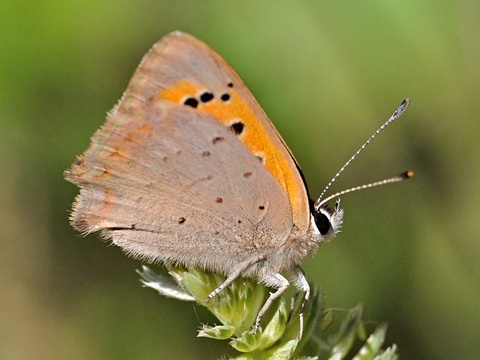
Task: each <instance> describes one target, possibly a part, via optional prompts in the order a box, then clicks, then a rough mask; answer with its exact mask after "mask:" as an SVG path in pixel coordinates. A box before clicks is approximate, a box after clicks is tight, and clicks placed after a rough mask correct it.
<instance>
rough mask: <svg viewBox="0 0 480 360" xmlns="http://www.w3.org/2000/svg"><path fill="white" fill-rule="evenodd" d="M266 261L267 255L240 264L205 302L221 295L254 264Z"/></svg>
mask: <svg viewBox="0 0 480 360" xmlns="http://www.w3.org/2000/svg"><path fill="white" fill-rule="evenodd" d="M264 259H265V255H262V256H257V257H254V258H251V259H248V260H246V261H244V262H242V263H240V264H239V265H238V266H237V267H236V268H235V270H234V271H233V273H231V274H230V275H228V277H227V278H226V279H225V281H224V282H223V283H221V284H220V285H219V286H218V287H217V288H216V289H215V290H213V291H212V292H211V293H210V294H208V296H207V297H206V298H205V302H209V301H210V300H212V299H213V298H214V297H215V296H217V295H218V294H220V292H221V291H222V290H224V289H225V288H226V287H227V286H228V285H230V284H231V283H232V282H233V281H234V280H235V279H236V278H238V277H239V276H240V275H241V274H242V272H244V271H245V270H247V269H248V268H249V267H251V266H252V265H254V264H256V263H258V262H260V261H262V260H264Z"/></svg>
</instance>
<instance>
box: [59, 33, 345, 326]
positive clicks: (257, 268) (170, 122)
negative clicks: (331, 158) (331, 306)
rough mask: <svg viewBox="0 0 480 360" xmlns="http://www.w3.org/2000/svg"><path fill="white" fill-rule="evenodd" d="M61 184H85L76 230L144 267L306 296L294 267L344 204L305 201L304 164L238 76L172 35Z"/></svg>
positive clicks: (334, 223) (146, 61)
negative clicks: (190, 271)
mask: <svg viewBox="0 0 480 360" xmlns="http://www.w3.org/2000/svg"><path fill="white" fill-rule="evenodd" d="M65 178H66V179H67V180H68V181H70V182H72V183H74V184H76V185H78V186H79V187H80V194H79V196H78V197H77V198H76V201H75V204H74V206H73V212H72V215H71V223H72V224H73V226H74V227H75V228H76V229H78V230H79V231H82V232H84V233H92V232H97V231H100V232H101V234H102V236H103V237H105V238H107V239H111V241H112V242H113V243H114V244H115V245H118V246H119V247H121V248H122V249H123V250H124V251H125V252H126V253H127V254H129V255H132V256H134V257H136V258H140V259H142V260H145V261H149V262H153V261H156V262H158V261H159V262H164V263H166V264H179V265H183V266H187V267H196V268H200V269H204V270H207V271H212V272H217V273H221V274H224V275H226V280H225V282H224V283H223V284H221V285H220V286H219V287H218V288H216V289H215V290H214V291H213V292H212V293H211V294H210V295H209V296H208V298H207V300H210V299H212V298H213V297H215V296H217V295H218V294H219V293H221V291H222V290H223V289H225V288H226V287H227V286H228V285H229V284H230V283H231V282H232V281H233V280H235V279H236V278H237V277H239V276H244V277H252V278H255V279H257V280H258V281H259V282H261V283H264V284H265V285H267V286H269V287H272V288H275V289H276V290H275V291H274V292H273V293H271V294H270V296H269V298H268V299H267V300H266V302H265V304H264V305H263V307H262V308H261V310H260V312H259V314H258V316H257V320H256V324H255V327H254V329H253V330H254V331H256V330H257V329H258V327H259V325H260V320H261V318H262V316H263V315H264V314H265V312H266V311H267V309H268V308H269V306H270V305H271V304H272V302H273V301H274V300H275V299H277V298H278V297H280V296H281V295H282V294H283V293H284V292H285V290H286V289H287V288H288V287H289V285H290V282H293V284H294V285H295V287H296V289H297V290H298V291H302V292H304V294H305V295H304V301H307V300H308V296H309V293H310V287H309V284H308V282H307V280H306V278H305V275H304V271H303V270H302V268H301V266H300V262H301V261H302V259H304V258H305V257H306V256H308V255H311V254H313V253H315V252H316V251H317V249H318V247H319V245H320V244H322V243H323V242H325V241H326V240H329V239H331V238H333V237H334V236H335V234H336V233H338V232H339V230H340V227H341V225H342V219H343V210H342V209H341V208H340V206H339V203H338V202H337V205H336V206H335V207H334V208H329V207H328V206H327V205H326V204H325V202H320V200H317V202H315V203H314V202H313V201H311V200H310V198H309V195H308V191H307V186H306V184H305V182H304V179H303V176H302V173H301V171H300V167H299V165H298V163H297V161H296V160H295V158H294V157H293V155H292V152H291V151H290V150H289V149H288V147H287V145H286V144H285V141H284V140H283V139H282V138H281V136H280V135H279V133H278V132H277V131H276V129H275V127H274V126H273V124H272V123H271V122H270V120H269V119H268V117H267V115H266V114H265V112H264V111H263V110H262V108H261V107H260V105H259V104H258V103H257V101H256V100H255V98H254V97H253V95H252V94H251V93H250V91H249V90H248V89H247V87H246V86H245V84H244V83H243V82H242V80H241V79H240V77H239V76H238V75H237V74H236V73H235V71H234V70H233V69H232V68H231V67H230V66H229V65H228V64H227V63H226V61H225V60H223V59H222V58H221V57H220V56H219V55H218V54H217V53H216V52H215V51H214V50H212V49H211V48H210V47H208V46H207V45H205V44H204V43H203V42H201V41H199V40H197V39H196V38H194V37H192V36H190V35H188V34H185V33H181V32H173V33H171V34H169V35H167V36H165V37H164V38H162V39H161V40H160V41H159V42H157V43H156V44H155V45H154V46H153V48H152V49H151V50H150V51H149V52H148V53H147V54H146V55H145V57H144V58H143V60H142V61H141V63H140V65H139V67H138V68H137V70H136V71H135V73H134V75H133V77H132V79H131V81H130V83H129V85H128V88H127V90H126V91H125V93H124V95H123V97H122V98H121V100H120V102H119V103H118V105H117V106H115V107H114V108H113V110H112V111H111V112H110V113H109V114H108V117H107V121H106V123H105V124H104V125H103V126H102V127H101V129H99V130H98V131H97V132H96V133H95V134H94V136H93V138H92V141H91V144H90V146H89V148H88V149H87V150H86V151H85V152H84V154H83V155H81V156H79V157H78V158H77V160H76V161H75V163H74V164H73V165H72V167H71V169H70V170H68V171H66V172H65Z"/></svg>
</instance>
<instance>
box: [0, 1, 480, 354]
mask: <svg viewBox="0 0 480 360" xmlns="http://www.w3.org/2000/svg"><path fill="white" fill-rule="evenodd" d="M479 24H480V3H479V2H473V1H453V0H452V1H433V0H430V1H413V0H406V1H385V0H377V1H317V2H315V1H303V2H301V1H230V2H228V1H202V2H200V1H199V2H193V1H190V2H188V1H175V2H173V1H126V0H115V1H112V0H109V1H102V2H98V1H53V0H52V1H38V2H26V1H14V0H4V1H3V2H2V4H1V5H0V49H1V53H0V215H1V216H0V358H1V359H170V358H178V359H192V358H196V359H212V358H218V357H220V356H221V355H222V354H223V353H225V351H226V348H225V347H224V346H223V345H221V344H219V343H217V342H215V341H210V340H206V339H196V338H195V336H196V330H197V328H198V326H199V324H200V323H201V322H208V323H210V324H211V323H212V322H213V321H214V319H213V318H212V317H211V316H209V314H208V313H206V312H205V311H204V309H202V308H200V307H197V306H194V305H192V304H190V303H180V302H177V301H174V300H171V299H163V298H161V297H160V296H158V295H157V294H155V293H154V292H153V291H151V290H148V289H143V288H141V286H140V283H139V282H138V280H137V279H138V276H137V274H135V271H134V270H135V269H137V268H139V267H140V262H138V261H135V260H132V259H129V258H127V257H126V256H124V255H123V254H122V253H121V251H120V250H119V249H118V248H116V247H112V246H108V245H107V244H106V243H103V242H101V241H99V240H98V239H97V237H96V236H89V237H87V238H81V237H79V236H78V234H77V233H76V232H75V231H74V230H73V229H72V228H71V227H70V226H69V224H68V211H69V207H70V204H71V202H72V200H73V198H74V196H75V195H76V194H77V192H78V191H77V189H76V188H75V187H74V186H73V185H71V184H69V183H67V182H65V181H64V180H63V176H62V172H63V170H64V169H66V168H67V167H69V166H70V164H71V163H72V162H73V160H74V157H75V155H77V154H80V153H81V152H82V151H83V150H84V149H85V148H86V147H87V145H88V143H89V138H90V136H91V135H92V134H93V132H94V131H95V130H96V129H97V128H98V127H99V126H100V125H101V124H102V123H103V121H104V115H105V113H106V111H107V110H109V109H110V108H111V107H112V106H113V105H114V104H115V103H116V102H117V100H118V99H119V98H120V96H121V94H122V92H123V90H124V89H125V88H126V85H127V83H128V80H129V78H130V76H131V74H132V73H133V71H134V69H135V67H136V66H137V64H138V63H139V61H140V59H141V57H142V56H143V54H144V53H145V52H146V51H147V50H148V49H149V48H150V46H151V45H152V44H153V43H154V42H155V41H156V40H158V39H159V38H160V37H162V36H163V35H164V34H166V33H168V32H170V31H172V30H176V29H179V30H183V31H186V32H189V33H191V34H193V35H195V36H197V37H198V38H200V39H203V40H204V41H205V42H207V43H208V44H210V45H211V46H212V47H214V48H215V49H216V50H217V51H218V52H219V53H220V54H222V55H223V56H224V57H225V58H226V59H227V61H229V62H230V63H231V64H232V65H233V67H234V68H235V69H236V70H237V71H238V73H239V74H240V75H241V76H242V78H243V79H244V80H245V82H246V83H247V84H248V86H249V87H250V89H251V90H252V92H253V93H254V94H255V96H256V97H257V99H258V100H259V102H260V103H261V104H262V106H263V107H264V109H265V110H266V112H267V113H268V114H269V116H270V117H271V119H272V121H273V122H274V123H275V125H276V126H277V128H278V130H279V131H280V133H281V134H282V135H283V137H284V138H285V140H286V142H287V143H288V144H289V146H290V148H291V149H292V151H293V153H294V154H295V156H296V158H297V160H298V161H299V162H300V164H301V166H302V168H303V171H304V174H305V176H306V179H307V181H308V183H309V187H310V192H311V193H312V195H313V196H314V195H316V194H319V193H320V191H321V190H322V188H323V187H324V186H325V184H326V183H327V182H328V180H329V179H330V178H331V176H333V174H334V173H335V172H336V171H337V170H338V169H339V168H340V166H341V165H342V164H343V163H344V161H345V160H346V159H347V158H348V157H349V156H350V155H351V154H352V153H353V152H354V151H355V150H356V149H357V148H358V146H359V145H361V143H362V142H363V141H364V140H365V139H366V138H367V137H368V136H369V135H370V134H371V133H372V132H373V131H374V130H375V129H376V128H377V126H378V125H380V124H381V123H382V122H383V121H384V120H385V119H386V118H387V117H388V116H389V115H390V114H391V112H392V111H393V110H394V109H395V108H396V106H397V105H398V104H399V103H400V101H401V100H402V99H403V98H404V97H410V98H411V99H412V103H411V106H410V108H409V110H408V111H407V113H406V114H405V115H404V117H402V119H401V120H400V121H398V122H397V123H395V124H394V125H393V126H392V127H391V128H389V129H387V131H385V132H384V133H383V134H382V136H381V137H380V138H378V140H376V141H375V142H374V143H373V144H372V145H370V146H369V147H368V149H367V151H366V152H365V153H363V154H362V155H361V156H360V157H359V159H358V160H357V161H356V162H355V163H354V164H353V165H352V166H351V167H350V168H349V169H348V170H347V171H346V172H345V173H344V175H343V176H342V177H341V178H340V179H339V181H338V182H337V183H336V185H335V187H334V189H333V190H340V189H343V188H345V187H349V186H353V185H358V184H361V183H364V182H368V181H372V180H377V179H380V178H383V177H387V176H390V175H394V174H396V173H397V172H401V171H403V170H406V169H407V168H412V169H413V170H415V173H416V177H415V178H414V179H413V180H411V181H408V182H406V183H402V184H398V185H390V186H385V187H383V188H378V189H374V190H368V191H364V192H359V193H355V194H352V195H348V196H345V197H343V202H342V205H343V206H344V208H345V213H346V214H345V222H344V227H343V232H342V233H341V234H340V235H339V236H338V237H337V238H336V239H335V241H333V242H332V243H330V244H328V245H327V246H325V247H322V248H321V249H320V251H319V252H318V253H317V255H316V256H315V258H314V259H312V260H308V261H306V262H305V264H304V267H305V268H306V270H307V272H308V274H309V276H310V278H311V279H312V280H313V281H314V282H315V283H316V284H317V285H319V286H321V287H322V288H323V289H324V291H325V294H326V298H327V302H328V305H329V306H332V307H338V308H349V307H352V306H354V305H356V304H357V303H363V304H364V305H365V318H366V319H367V320H373V321H372V322H371V328H373V326H374V323H373V322H374V321H379V322H384V321H385V322H388V323H389V332H388V338H387V341H388V343H389V344H391V343H396V344H398V346H399V348H400V354H401V355H402V358H404V359H452V358H457V359H460V358H462V359H474V358H478V356H479V354H480V341H479V334H480V325H479V324H480V266H479V264H480V242H479V235H478V234H479V233H480V221H479V218H480V216H479V215H480V211H479V206H480V205H479V204H480V192H479V179H480V166H479V157H480V145H479V143H480V125H479V114H480V106H479V103H480V102H479V100H480V96H479V90H480V86H479V85H480V70H479V64H480V43H479V39H480V26H479Z"/></svg>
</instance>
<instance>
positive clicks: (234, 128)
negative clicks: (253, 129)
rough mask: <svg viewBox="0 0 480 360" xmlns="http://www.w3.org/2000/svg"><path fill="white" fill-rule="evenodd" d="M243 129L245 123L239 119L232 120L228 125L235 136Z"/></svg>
mask: <svg viewBox="0 0 480 360" xmlns="http://www.w3.org/2000/svg"><path fill="white" fill-rule="evenodd" d="M244 129H245V124H244V123H242V122H241V121H237V122H234V123H233V124H232V125H230V130H232V131H233V133H234V134H235V135H237V136H238V135H241V134H242V133H243V130H244Z"/></svg>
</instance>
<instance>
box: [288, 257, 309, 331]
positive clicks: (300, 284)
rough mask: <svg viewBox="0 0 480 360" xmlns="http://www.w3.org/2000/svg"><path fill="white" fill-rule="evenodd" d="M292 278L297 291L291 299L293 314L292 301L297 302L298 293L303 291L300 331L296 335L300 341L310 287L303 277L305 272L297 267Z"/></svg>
mask: <svg viewBox="0 0 480 360" xmlns="http://www.w3.org/2000/svg"><path fill="white" fill-rule="evenodd" d="M293 276H294V281H295V287H296V289H297V291H296V292H295V295H294V298H293V299H292V304H291V306H292V312H293V307H294V306H295V304H294V301H296V300H297V297H298V294H299V292H300V291H303V292H304V293H305V295H304V297H303V300H302V304H301V307H300V314H299V317H300V331H299V334H298V338H299V339H301V338H302V336H303V317H304V314H305V310H306V308H307V303H308V299H309V298H310V285H309V284H308V281H307V278H306V277H305V272H304V271H303V269H302V268H301V267H300V266H299V265H297V266H295V267H294V268H293Z"/></svg>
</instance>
